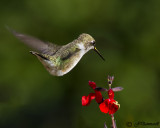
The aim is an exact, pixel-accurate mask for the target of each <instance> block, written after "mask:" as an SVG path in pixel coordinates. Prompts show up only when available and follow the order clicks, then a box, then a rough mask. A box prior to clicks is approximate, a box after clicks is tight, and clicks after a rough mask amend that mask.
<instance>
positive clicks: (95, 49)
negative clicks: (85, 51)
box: [94, 47, 105, 61]
mask: <svg viewBox="0 0 160 128" xmlns="http://www.w3.org/2000/svg"><path fill="white" fill-rule="evenodd" d="M94 51H95V52H97V54H98V55H99V56H100V57H101V58H102V59H103V60H104V61H105V59H104V58H103V56H102V55H101V54H100V52H99V51H98V50H97V48H96V47H94Z"/></svg>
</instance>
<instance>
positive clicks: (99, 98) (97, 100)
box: [95, 90, 103, 104]
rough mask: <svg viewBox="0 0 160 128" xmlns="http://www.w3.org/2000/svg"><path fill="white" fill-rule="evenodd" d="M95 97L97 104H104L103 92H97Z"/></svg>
mask: <svg viewBox="0 0 160 128" xmlns="http://www.w3.org/2000/svg"><path fill="white" fill-rule="evenodd" d="M95 97H96V99H95V100H96V102H97V103H98V104H100V103H101V102H102V100H103V97H102V94H101V92H100V91H96V90H95Z"/></svg>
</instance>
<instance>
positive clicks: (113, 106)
mask: <svg viewBox="0 0 160 128" xmlns="http://www.w3.org/2000/svg"><path fill="white" fill-rule="evenodd" d="M99 108H100V110H101V112H103V113H108V112H109V114H114V113H115V112H116V111H117V110H118V109H119V104H118V102H117V101H115V100H113V99H112V100H110V99H106V100H104V101H103V103H101V104H100V105H99Z"/></svg>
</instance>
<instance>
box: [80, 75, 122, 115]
mask: <svg viewBox="0 0 160 128" xmlns="http://www.w3.org/2000/svg"><path fill="white" fill-rule="evenodd" d="M110 79H111V80H110ZM110 79H109V80H110V81H109V82H110V83H109V85H110V89H109V90H107V89H105V88H100V87H96V83H95V82H92V81H89V85H90V87H91V88H92V89H94V92H95V93H90V94H89V95H88V96H82V106H88V105H89V104H90V103H91V100H93V99H95V100H96V102H97V103H98V104H100V105H99V108H100V110H101V112H103V113H109V114H114V113H115V112H116V111H117V110H118V109H119V107H120V105H119V104H118V102H117V101H115V100H114V91H121V90H122V89H123V88H121V87H116V88H112V89H111V83H112V79H113V77H111V78H110ZM100 91H108V97H109V98H108V99H105V100H104V101H103V97H102V94H101V92H100Z"/></svg>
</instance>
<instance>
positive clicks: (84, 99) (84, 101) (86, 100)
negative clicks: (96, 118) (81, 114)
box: [82, 96, 90, 106]
mask: <svg viewBox="0 0 160 128" xmlns="http://www.w3.org/2000/svg"><path fill="white" fill-rule="evenodd" d="M89 104H90V99H89V96H82V106H87V105H89Z"/></svg>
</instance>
